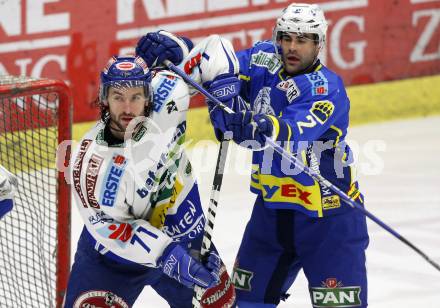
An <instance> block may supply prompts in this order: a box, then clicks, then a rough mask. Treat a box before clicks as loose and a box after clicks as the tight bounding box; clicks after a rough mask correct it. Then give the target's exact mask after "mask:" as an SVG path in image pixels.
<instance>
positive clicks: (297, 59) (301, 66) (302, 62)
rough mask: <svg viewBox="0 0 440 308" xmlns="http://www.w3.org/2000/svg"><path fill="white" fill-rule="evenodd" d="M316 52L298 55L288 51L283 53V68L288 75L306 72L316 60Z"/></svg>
mask: <svg viewBox="0 0 440 308" xmlns="http://www.w3.org/2000/svg"><path fill="white" fill-rule="evenodd" d="M318 53H319V51H317V52H316V53H315V52H314V53H313V55H306V56H303V55H299V54H298V53H295V52H289V53H286V54H283V63H284V70H285V71H286V73H287V74H289V75H292V76H293V75H298V74H300V73H306V72H307V71H308V70H309V69H310V68H311V67H312V66H313V65H314V64H315V63H316V61H317V59H318Z"/></svg>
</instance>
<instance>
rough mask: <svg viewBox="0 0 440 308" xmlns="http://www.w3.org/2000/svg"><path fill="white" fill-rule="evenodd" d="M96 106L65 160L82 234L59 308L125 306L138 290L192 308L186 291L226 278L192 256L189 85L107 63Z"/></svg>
mask: <svg viewBox="0 0 440 308" xmlns="http://www.w3.org/2000/svg"><path fill="white" fill-rule="evenodd" d="M174 39H175V40H176V38H174ZM99 105H100V108H101V121H99V122H98V123H97V124H96V126H95V127H94V128H92V129H91V130H90V131H89V132H88V133H87V134H86V135H85V136H84V138H83V139H82V140H81V142H80V144H79V146H78V149H77V150H76V152H75V153H74V155H73V159H72V183H73V195H74V201H75V203H76V205H77V207H78V209H79V211H80V213H81V216H82V218H83V221H84V223H85V228H84V229H83V232H82V234H81V237H80V240H79V242H78V248H77V252H76V255H75V262H74V264H73V267H72V272H71V276H70V279H69V284H68V289H67V295H66V300H65V307H98V306H99V307H107V306H109V307H110V306H111V307H131V306H132V305H133V303H134V302H135V301H136V298H137V297H138V296H139V294H140V293H141V291H142V289H143V288H144V286H147V285H150V286H151V287H152V288H153V289H154V290H155V291H156V292H157V293H158V294H159V295H160V296H162V297H163V298H164V299H165V300H166V301H167V302H168V303H169V305H170V307H191V306H192V305H191V299H192V295H193V290H192V289H191V288H193V287H194V285H198V286H201V287H203V288H212V287H218V286H219V285H218V284H219V282H220V280H221V283H223V282H225V281H223V280H224V279H225V277H226V278H227V273H226V276H225V273H223V274H222V275H221V279H220V277H219V275H220V274H221V272H220V270H221V265H222V263H221V260H220V258H219V257H218V255H217V254H216V252H211V253H210V254H209V256H208V258H207V260H206V262H204V263H203V264H202V263H201V262H199V261H197V259H196V258H194V257H193V256H192V252H194V251H197V250H200V246H201V236H202V234H203V228H204V223H205V219H204V216H203V211H202V207H201V203H200V197H199V193H198V188H197V184H196V182H195V179H194V177H193V175H192V168H191V164H190V162H189V161H188V159H187V158H186V156H185V152H184V150H183V144H184V140H185V130H186V111H187V110H188V108H189V106H188V105H189V92H188V88H187V86H186V84H185V83H184V82H183V81H182V80H181V79H180V77H178V76H176V75H174V74H172V73H170V72H168V71H164V70H162V71H153V72H152V71H150V70H149V69H148V67H147V65H146V63H145V62H144V61H143V60H142V58H140V57H113V58H112V59H111V60H110V61H109V62H108V64H107V66H106V67H105V68H104V70H103V71H102V73H101V85H100V93H99ZM225 283H226V282H225ZM220 285H221V284H220ZM230 289H232V287H231V288H230ZM231 294H232V293H231V292H226V293H225V294H224V296H231ZM219 298H222V296H219ZM229 300H233V299H232V297H231V298H230V299H227V300H226V301H229ZM105 305H107V306H105ZM207 307H220V306H216V305H208V306H207Z"/></svg>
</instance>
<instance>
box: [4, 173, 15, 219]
mask: <svg viewBox="0 0 440 308" xmlns="http://www.w3.org/2000/svg"><path fill="white" fill-rule="evenodd" d="M16 191H17V178H16V177H15V176H14V175H13V174H12V173H10V172H9V171H8V170H6V169H5V168H4V167H3V166H2V165H0V219H1V218H2V217H3V216H5V215H6V214H7V213H8V212H9V211H11V210H12V208H13V206H14V195H15V192H16Z"/></svg>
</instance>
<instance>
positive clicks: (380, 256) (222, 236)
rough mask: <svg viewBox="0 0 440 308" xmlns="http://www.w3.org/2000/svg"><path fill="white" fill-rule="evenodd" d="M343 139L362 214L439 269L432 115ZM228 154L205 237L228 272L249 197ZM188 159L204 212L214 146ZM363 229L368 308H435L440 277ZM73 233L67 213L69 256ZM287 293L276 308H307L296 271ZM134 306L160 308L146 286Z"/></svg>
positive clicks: (240, 163)
mask: <svg viewBox="0 0 440 308" xmlns="http://www.w3.org/2000/svg"><path fill="white" fill-rule="evenodd" d="M348 137H349V142H350V145H352V146H353V148H354V150H355V152H356V153H357V154H358V155H357V158H358V163H357V164H358V171H359V173H358V177H359V180H360V185H361V190H362V191H363V193H364V194H365V196H366V206H367V209H368V210H369V211H370V212H372V213H373V214H374V215H376V216H377V217H378V218H380V219H381V220H382V221H384V222H385V223H387V224H388V225H389V226H391V227H392V228H394V229H395V230H397V232H399V233H400V234H401V235H402V236H404V237H406V238H407V239H408V240H409V241H411V242H412V243H413V244H415V245H416V246H417V247H419V248H420V249H422V250H423V251H424V252H425V253H427V254H428V255H429V256H430V257H432V258H433V260H435V261H436V262H437V263H440V155H439V153H440V117H429V118H422V119H413V120H405V121H393V122H387V123H383V124H371V125H364V126H358V127H354V128H352V129H351V130H350V131H349V135H348ZM230 148H231V149H230V153H229V155H228V156H229V159H228V161H227V170H226V172H225V176H224V179H223V187H222V191H221V197H220V204H219V208H218V211H217V217H216V221H215V228H214V237H213V239H214V241H215V244H216V246H217V248H218V249H219V251H220V254H221V256H222V258H223V260H224V262H225V263H226V265H227V267H228V270H229V271H230V270H231V268H232V265H233V262H234V258H235V253H236V251H237V249H238V246H239V244H240V240H241V236H242V233H243V230H244V227H245V224H246V222H247V220H248V218H249V215H250V212H251V209H252V205H253V201H254V198H255V197H254V195H252V194H251V193H250V192H249V189H248V188H249V172H250V155H249V153H247V151H245V150H241V149H238V148H237V147H236V146H231V147H230ZM191 157H192V163H193V165H194V169H195V170H196V172H197V173H198V180H199V185H200V190H201V195H202V202H203V204H204V206H205V208H206V206H207V204H208V198H209V193H210V189H211V183H212V176H213V172H214V167H215V161H216V157H217V147H216V146H215V144H213V143H212V142H205V143H204V145H203V144H202V145H201V146H199V147H197V148H195V149H194V150H192V152H191ZM368 227H369V232H370V246H369V248H368V250H367V267H368V279H369V284H368V288H369V291H368V293H369V307H373V308H415V307H423V308H438V307H440V272H439V271H436V270H435V269H434V268H433V267H432V266H431V265H430V264H428V263H427V262H426V261H425V260H424V259H423V258H421V257H420V256H419V255H418V254H416V253H415V252H414V251H412V250H411V249H409V248H408V247H407V246H406V245H404V244H403V243H402V242H400V241H399V240H397V239H396V238H394V237H393V236H392V235H390V234H389V233H388V232H386V231H384V230H383V229H382V228H380V227H378V226H377V225H376V224H374V223H373V222H371V221H369V223H368ZM81 228H82V222H81V219H80V217H79V214H78V212H77V210H76V208H75V209H74V211H73V222H72V234H73V241H72V256H73V255H74V250H75V246H76V240H77V238H78V236H79V233H80V231H81ZM341 262H343V260H341ZM289 293H290V294H291V296H290V298H289V299H288V300H287V302H282V303H281V304H280V305H279V306H278V307H283V308H287V307H298V308H303V307H311V304H310V300H309V294H308V290H307V281H306V279H305V277H304V275H303V274H302V273H300V275H299V276H298V278H297V280H296V281H295V283H294V285H293V286H292V288H291V289H290V290H289ZM141 307H143V308H144V307H148V308H150V307H151V308H162V307H168V305H167V304H166V302H165V301H164V300H163V299H161V298H160V297H159V296H158V295H157V294H156V293H155V292H154V291H153V290H152V289H151V288H148V287H147V288H145V289H144V291H143V292H142V293H141V295H140V297H139V298H138V300H137V302H136V304H135V305H134V308H141Z"/></svg>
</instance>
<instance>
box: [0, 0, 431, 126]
mask: <svg viewBox="0 0 440 308" xmlns="http://www.w3.org/2000/svg"><path fill="white" fill-rule="evenodd" d="M290 2H291V1H287V0H222V1H218V0H112V1H109V0H94V1H89V0H76V1H67V0H17V1H0V75H1V74H13V75H28V76H33V77H48V78H59V79H63V80H66V81H67V82H68V83H69V84H70V85H71V86H72V90H73V93H74V121H75V122H80V121H86V120H93V119H96V118H97V109H96V108H95V107H94V106H92V104H91V101H93V99H94V98H95V97H96V94H97V87H98V75H99V72H100V70H101V68H102V67H103V66H104V65H105V63H106V62H107V60H108V58H109V57H110V56H111V55H113V54H122V53H133V51H134V48H133V46H134V44H135V43H136V41H137V40H138V38H139V37H141V36H142V35H143V34H145V33H147V32H149V31H157V30H159V29H165V30H168V31H171V32H174V33H177V34H180V35H185V36H187V37H190V38H192V39H193V40H194V41H198V40H200V39H201V38H203V37H205V36H207V35H209V34H212V33H219V34H221V35H223V36H225V37H226V38H228V39H230V40H231V41H232V42H233V44H234V47H235V48H236V50H239V49H242V48H246V47H250V46H251V45H252V44H253V43H255V42H256V41H259V40H263V39H269V38H270V37H271V33H272V28H273V25H274V21H275V19H276V17H277V16H279V15H280V12H281V10H282V8H284V7H285V6H287V5H288V4H289V3H290ZM302 2H306V1H302ZM314 2H316V3H319V4H320V5H321V6H322V8H323V9H324V11H325V13H326V16H327V19H328V21H329V23H330V25H329V31H328V35H327V46H326V48H325V50H324V51H323V53H322V55H321V59H322V60H323V62H324V63H326V64H327V65H328V66H329V67H330V68H331V69H333V70H335V71H336V72H338V73H339V74H340V75H341V76H342V77H343V78H344V80H345V83H346V84H347V85H353V84H362V83H373V82H379V81H385V80H395V79H403V78H409V77H416V76H424V75H433V74H438V73H440V0H393V1H391V0H385V1H382V0H332V1H319V0H316V1H314Z"/></svg>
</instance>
